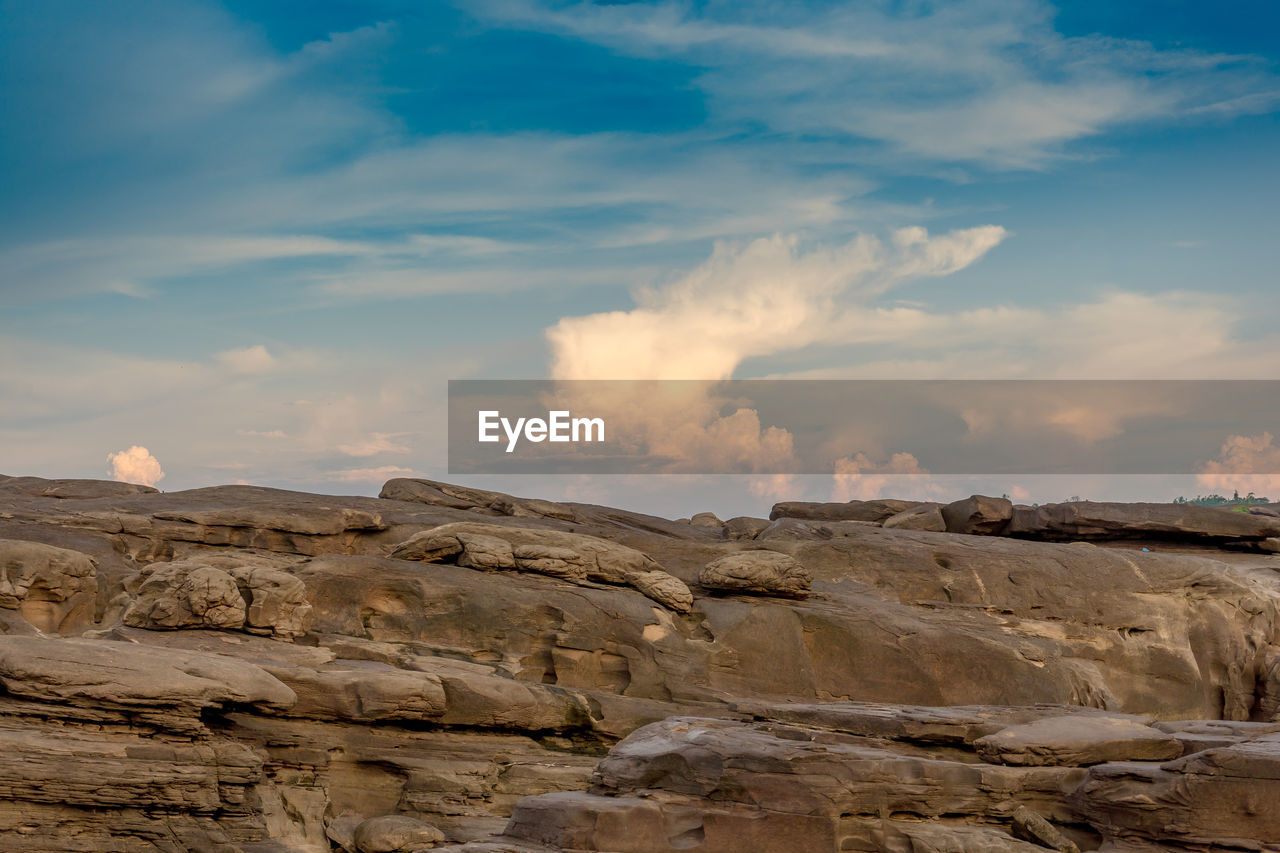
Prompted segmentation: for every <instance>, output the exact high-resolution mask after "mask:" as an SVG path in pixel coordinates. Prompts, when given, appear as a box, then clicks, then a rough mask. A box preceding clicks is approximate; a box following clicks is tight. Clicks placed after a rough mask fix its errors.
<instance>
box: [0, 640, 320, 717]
mask: <svg viewBox="0 0 1280 853" xmlns="http://www.w3.org/2000/svg"><path fill="white" fill-rule="evenodd" d="M0 686H3V687H4V689H5V691H6V692H7V693H8V694H10V695H11V696H21V697H24V698H28V699H36V700H39V701H43V702H61V703H67V704H69V705H87V706H102V707H109V708H120V709H132V710H138V709H158V710H163V711H166V712H167V711H174V712H179V713H187V714H197V713H199V711H200V710H202V709H204V708H209V707H214V706H217V705H221V704H229V703H238V704H241V705H254V706H260V707H262V708H266V709H285V708H288V707H290V706H291V705H293V703H294V701H295V698H296V697H295V696H294V693H293V691H292V690H290V689H289V688H288V687H285V686H284V685H283V684H281V683H280V682H279V681H277V680H276V679H275V678H272V677H271V676H270V675H268V674H267V673H266V672H265V671H263V670H262V669H261V668H260V667H257V666H254V665H252V664H248V663H245V662H243V661H237V660H234V659H232V658H226V657H221V656H219V655H211V654H203V653H198V652H181V651H173V650H168V649H156V648H147V647H144V646H139V645H135V644H132V643H118V642H110V641H106V640H81V639H57V640H55V639H43V638H36V637H5V636H0Z"/></svg>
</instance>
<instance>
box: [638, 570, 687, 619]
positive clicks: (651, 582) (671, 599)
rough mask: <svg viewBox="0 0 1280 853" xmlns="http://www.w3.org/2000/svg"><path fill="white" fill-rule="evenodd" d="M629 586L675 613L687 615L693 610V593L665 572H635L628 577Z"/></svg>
mask: <svg viewBox="0 0 1280 853" xmlns="http://www.w3.org/2000/svg"><path fill="white" fill-rule="evenodd" d="M630 585H631V586H633V587H635V588H636V590H638V591H639V592H641V593H643V594H644V595H647V596H648V597H649V598H652V599H653V600H654V601H656V602H658V603H659V604H661V605H662V606H663V607H666V608H667V609H669V610H674V611H675V612H677V613H688V612H689V611H690V610H691V609H692V608H693V593H691V592H690V591H689V587H688V586H686V585H685V582H684V581H682V580H680V579H679V578H676V577H672V576H671V575H669V574H667V573H666V572H662V571H652V572H635V573H634V574H632V575H631V576H630Z"/></svg>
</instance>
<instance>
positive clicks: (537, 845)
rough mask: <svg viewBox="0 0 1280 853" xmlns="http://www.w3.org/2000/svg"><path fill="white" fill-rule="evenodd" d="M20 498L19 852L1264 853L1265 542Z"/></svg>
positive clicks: (860, 512)
mask: <svg viewBox="0 0 1280 853" xmlns="http://www.w3.org/2000/svg"><path fill="white" fill-rule="evenodd" d="M19 479H20V482H17V483H15V482H14V480H13V479H6V480H0V567H3V572H2V573H0V582H2V583H3V584H4V586H3V587H0V742H3V744H4V746H5V747H6V749H5V750H4V751H3V752H2V753H0V792H3V794H4V797H2V798H0V800H2V802H0V849H3V850H15V851H25V850H43V851H55V850H56V851H63V850H81V851H95V850H102V851H140V853H141V851H145V853H155V851H175V853H176V851H184V850H200V851H204V850H210V851H225V853H233V851H242V852H243V853H282V851H299V853H301V851H306V853H312V852H313V851H315V852H316V853H318V851H332V850H344V851H366V850H370V849H386V850H396V849H433V850H452V851H460V850H466V851H468V853H481V851H487V853H496V852H497V851H507V853H512V851H515V853H531V851H538V852H539V853H550V851H565V850H609V851H617V852H618V853H620V851H631V853H649V851H663V853H666V851H676V850H696V851H701V853H714V851H717V850H720V851H730V850H732V851H735V853H737V851H741V850H753V851H754V850H760V851H769V850H785V851H788V853H792V851H796V850H805V851H810V850H813V851H828V850H829V851H832V853H835V851H837V850H843V851H880V850H890V851H904V853H905V851H911V853H917V851H1001V850H1004V851H1033V850H1045V849H1056V850H1063V851H1069V850H1072V849H1077V848H1078V849H1080V850H1108V851H1111V850H1114V851H1121V850H1140V849H1171V850H1182V851H1185V853H1191V851H1205V850H1222V851H1224V853H1225V851H1227V850H1239V849H1255V850H1266V849H1269V847H1268V845H1270V846H1271V847H1274V846H1275V843H1274V839H1275V838H1276V837H1277V835H1276V832H1275V827H1274V826H1273V825H1272V824H1273V822H1274V821H1272V819H1271V817H1270V814H1271V812H1272V811H1274V810H1269V809H1268V808H1267V804H1269V803H1270V799H1273V798H1274V797H1273V796H1272V795H1273V793H1274V792H1273V791H1272V788H1273V787H1275V784H1276V778H1277V775H1278V774H1276V773H1275V771H1274V768H1273V767H1272V764H1274V762H1273V761H1272V759H1271V757H1270V755H1271V752H1272V751H1273V750H1272V744H1273V741H1274V740H1275V739H1276V738H1278V737H1280V572H1277V569H1278V568H1280V557H1275V556H1271V555H1269V554H1267V553H1265V552H1264V551H1263V550H1262V546H1261V545H1260V544H1259V543H1261V542H1262V541H1264V540H1263V539H1255V538H1233V537H1238V536H1245V535H1246V534H1247V536H1250V537H1252V536H1256V535H1257V534H1258V532H1259V531H1263V532H1265V530H1266V528H1254V527H1249V528H1247V529H1244V528H1232V529H1231V530H1230V531H1228V532H1229V535H1219V534H1217V533H1213V534H1207V533H1205V532H1204V531H1205V530H1206V529H1207V528H1205V527H1204V526H1203V525H1201V526H1200V527H1197V528H1195V529H1194V530H1193V529H1191V528H1190V527H1187V528H1186V529H1184V530H1182V531H1181V532H1179V531H1178V530H1174V529H1161V530H1148V531H1147V532H1144V533H1141V535H1137V536H1135V535H1132V534H1133V531H1135V530H1139V528H1138V527H1135V526H1130V527H1128V528H1121V527H1117V528H1115V530H1114V531H1112V530H1108V531H1107V532H1105V533H1103V534H1095V533H1094V532H1092V531H1093V530H1094V528H1092V527H1089V526H1088V525H1086V524H1085V522H1084V521H1072V522H1071V524H1073V525H1078V526H1075V527H1072V526H1070V525H1059V526H1058V527H1055V528H1054V529H1053V530H1051V531H1047V532H1042V533H1036V534H1035V538H1029V537H1028V535H1026V534H1024V533H1021V532H1019V533H1016V534H1015V533H1014V531H1013V526H1014V523H1015V522H1016V520H1017V518H1018V516H1019V513H1021V512H1022V510H1023V509H1024V508H1021V507H1013V508H1011V514H1010V518H1009V519H1007V523H1006V524H1005V526H1003V527H1002V526H1000V524H1001V521H1000V519H1002V518H1004V504H1003V503H1001V502H1000V501H994V502H992V501H989V500H987V499H971V500H970V501H966V502H961V507H957V508H956V509H957V510H959V512H958V514H957V512H955V511H953V512H952V513H951V515H952V517H953V518H954V519H959V520H958V521H956V522H955V524H956V528H957V530H959V529H961V528H963V529H964V531H965V532H963V533H956V532H950V530H949V528H948V529H946V530H944V529H940V527H946V526H947V519H946V518H945V516H944V513H943V510H942V508H941V507H939V506H938V505H937V504H913V503H911V502H890V501H880V502H853V503H851V504H835V505H830V506H829V507H828V506H827V505H821V506H820V508H818V509H814V508H812V507H813V506H814V505H800V506H799V508H798V509H787V508H788V507H791V506H794V505H790V504H779V507H780V508H783V511H781V512H775V515H777V516H778V517H777V518H775V519H774V520H772V521H766V520H765V519H759V518H750V517H739V518H735V519H730V520H729V521H726V522H721V521H720V520H719V518H718V517H717V518H711V517H710V516H704V517H703V518H701V519H699V522H700V523H698V524H691V523H682V522H677V521H673V520H667V519H660V518H656V517H654V516H648V515H643V514H638V513H631V512H627V511H624V510H617V509H611V508H608V507H598V506H590V505H586V504H559V505H551V506H542V505H541V503H540V502H537V501H534V500H533V499H526V498H514V497H512V496H508V495H501V494H499V493H496V492H484V491H482V490H471V489H465V488H462V487H453V486H449V485H448V484H439V483H432V482H430V481H394V484H393V483H389V484H388V487H387V489H386V490H384V494H386V495H387V497H384V498H380V499H374V498H339V497H332V496H321V495H308V494H304V493H298V492H286V491H279V490H272V489H262V488H256V487H242V486H236V487H222V488H210V489H198V490H193V491H189V492H175V493H167V494H160V493H155V492H154V491H150V490H145V489H137V488H133V487H128V488H117V487H116V486H113V485H111V484H103V485H101V486H98V485H94V484H93V483H91V482H79V483H74V484H66V483H59V482H54V481H36V480H34V478H19ZM71 495H74V497H72V496H71ZM952 506H953V507H954V506H955V505H952ZM1082 511H1087V512H1088V513H1094V512H1095V511H1094V510H1082ZM787 512H795V513H797V514H798V515H803V516H806V517H796V516H791V515H787V514H786V513H787ZM1134 512H1135V513H1138V514H1139V515H1141V514H1142V513H1145V512H1146V510H1142V509H1141V508H1138V509H1135V510H1134ZM1161 512H1163V510H1162V511H1161ZM1213 512H1218V513H1220V514H1221V515H1223V516H1232V515H1240V516H1241V517H1242V518H1249V517H1252V518H1256V519H1260V520H1261V521H1260V522H1259V523H1261V524H1264V525H1265V524H1270V523H1272V522H1274V521H1275V520H1276V519H1275V518H1274V517H1273V516H1266V515H1257V516H1248V515H1246V514H1245V513H1235V514H1233V513H1227V512H1223V511H1221V510H1213ZM823 516H827V517H823ZM1148 516H1150V513H1148ZM1086 517H1087V518H1094V515H1088V516H1086V515H1078V516H1074V517H1073V518H1076V519H1078V520H1079V519H1085V518H1086ZM1126 523H1128V522H1126ZM1226 523H1227V524H1238V522H1237V521H1236V520H1235V519H1234V518H1228V519H1227V522H1226ZM1089 524H1093V522H1092V521H1090V522H1089ZM1197 524H1199V522H1197ZM1217 529H1218V530H1226V529H1227V528H1217ZM1117 531H1121V532H1123V534H1124V535H1121V534H1120V532H1117ZM975 534H977V535H975ZM993 534H996V535H993ZM1095 535H1096V536H1097V537H1099V538H1093V539H1092V541H1093V543H1094V544H1090V543H1088V542H1084V541H1065V540H1070V539H1072V538H1074V537H1077V536H1079V537H1083V538H1091V537H1094V536H1095ZM1271 535H1272V536H1276V535H1277V534H1271ZM1058 537H1065V540H1064V541H1047V540H1053V539H1056V538H1058ZM1154 537H1161V538H1158V539H1157V538H1154ZM1133 539H1137V540H1140V542H1147V543H1153V542H1158V543H1159V544H1158V545H1152V546H1151V550H1147V551H1144V550H1142V546H1141V545H1140V544H1136V543H1133V542H1131V541H1130V540H1133ZM1039 540H1046V541H1039ZM1219 546H1223V547H1225V546H1232V547H1247V548H1249V549H1251V550H1248V551H1240V550H1224V549H1223V547H1219ZM805 593H807V595H805ZM1269 798H1270V799H1269ZM1224 815H1230V817H1229V818H1228V817H1224ZM1269 821H1271V822H1269ZM414 845H417V847H415V846H414ZM432 845H434V846H432Z"/></svg>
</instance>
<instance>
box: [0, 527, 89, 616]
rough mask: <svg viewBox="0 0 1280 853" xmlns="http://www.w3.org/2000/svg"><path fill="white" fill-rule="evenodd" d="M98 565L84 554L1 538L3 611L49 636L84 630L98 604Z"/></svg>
mask: <svg viewBox="0 0 1280 853" xmlns="http://www.w3.org/2000/svg"><path fill="white" fill-rule="evenodd" d="M96 566H97V564H96V563H95V562H94V560H93V559H92V558H91V557H89V556H87V555H85V554H82V553H80V552H79V551H71V550H68V549H66V548H55V547H53V546H52V545H43V544H41V543H39V542H25V541H21V540H15V539H0V608H5V609H8V610H17V611H18V612H19V613H20V614H21V615H22V618H23V619H25V620H26V621H27V622H29V623H30V624H31V625H33V626H34V627H36V628H38V629H39V630H41V631H44V632H46V633H50V634H60V633H70V632H72V631H76V630H84V629H85V628H86V627H88V625H89V623H90V622H91V621H92V620H93V614H94V609H95V607H96V605H97V601H98V578H97V571H96Z"/></svg>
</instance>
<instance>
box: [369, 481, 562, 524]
mask: <svg viewBox="0 0 1280 853" xmlns="http://www.w3.org/2000/svg"><path fill="white" fill-rule="evenodd" d="M379 497H382V498H386V499H388V500H396V501H414V502H416V503H424V504H429V505H431V506H443V507H450V508H452V509H466V510H473V511H476V512H480V513H484V514H485V515H507V516H512V517H515V518H558V519H563V520H565V521H573V519H574V513H573V507H571V506H568V505H567V504H562V503H555V502H554V501H544V500H539V499H538V498H515V497H512V496H511V495H506V494H503V493H502V492H490V491H486V490H484V489H471V488H467V487H465V486H455V485H453V484H452V483H437V482H436V481H434V480H411V479H407V478H397V479H394V480H388V481H387V483H386V485H384V486H383V487H382V492H381V493H380V494H379Z"/></svg>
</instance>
